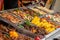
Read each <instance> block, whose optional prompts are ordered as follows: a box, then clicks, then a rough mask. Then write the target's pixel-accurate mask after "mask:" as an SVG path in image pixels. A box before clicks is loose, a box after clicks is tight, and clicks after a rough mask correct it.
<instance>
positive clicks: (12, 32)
mask: <svg viewBox="0 0 60 40" xmlns="http://www.w3.org/2000/svg"><path fill="white" fill-rule="evenodd" d="M9 34H10V37H14V38H17V37H18V33H17V32H16V31H14V30H13V31H10V32H9Z"/></svg>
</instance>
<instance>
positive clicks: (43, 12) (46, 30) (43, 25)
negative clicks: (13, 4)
mask: <svg viewBox="0 0 60 40" xmlns="http://www.w3.org/2000/svg"><path fill="white" fill-rule="evenodd" d="M49 15H53V16H54V17H55V16H56V15H57V14H56V15H55V14H54V11H53V10H49V9H47V8H45V7H40V6H36V5H34V6H31V7H29V6H28V7H27V8H23V7H21V8H15V9H10V10H5V11H0V21H3V22H5V24H7V27H5V26H4V25H2V24H1V25H0V26H1V28H3V27H4V28H3V29H4V30H5V31H4V30H1V34H2V35H4V36H5V34H3V33H5V32H6V34H9V36H10V37H9V38H8V39H6V40H11V39H12V40H19V39H20V40H48V38H49V37H47V36H49V35H50V36H51V34H52V33H53V32H55V31H56V30H57V29H58V27H59V24H57V23H58V20H57V21H54V20H53V21H52V20H51V18H53V16H51V18H49ZM57 16H58V17H59V14H58V15H57ZM54 19H55V18H54ZM58 19H59V18H58ZM3 22H2V23H3ZM8 24H9V25H8ZM10 25H11V26H12V27H11V26H10ZM9 27H11V28H12V29H10V28H9ZM5 28H6V29H5ZM12 33H14V34H13V35H12ZM18 34H19V35H20V36H18ZM2 37H3V36H2ZM12 37H13V38H12ZM1 39H2V38H1Z"/></svg>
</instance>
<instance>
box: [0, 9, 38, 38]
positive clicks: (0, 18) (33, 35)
mask: <svg viewBox="0 0 60 40" xmlns="http://www.w3.org/2000/svg"><path fill="white" fill-rule="evenodd" d="M10 10H11V9H10ZM12 10H14V9H12ZM6 11H7V10H5V11H1V12H0V13H2V12H6ZM0 20H2V21H4V22H6V23H8V24H10V25H12V26H13V27H14V28H16V29H17V30H18V32H20V33H23V34H25V35H27V36H30V37H32V38H34V37H36V36H37V35H36V34H33V33H32V32H30V31H28V30H26V29H24V28H19V27H18V25H17V24H14V23H12V22H10V21H8V20H6V19H4V18H3V17H0Z"/></svg>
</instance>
